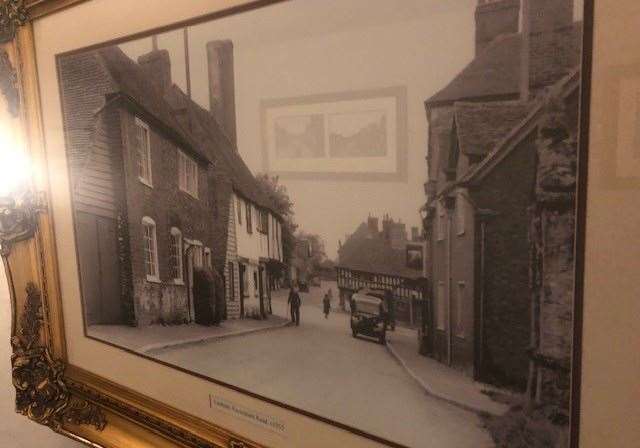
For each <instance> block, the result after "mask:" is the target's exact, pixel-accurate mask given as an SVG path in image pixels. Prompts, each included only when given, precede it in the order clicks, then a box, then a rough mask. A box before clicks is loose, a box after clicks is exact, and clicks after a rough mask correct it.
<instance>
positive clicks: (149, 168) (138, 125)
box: [134, 117, 153, 188]
mask: <svg viewBox="0 0 640 448" xmlns="http://www.w3.org/2000/svg"><path fill="white" fill-rule="evenodd" d="M134 123H135V124H134V125H135V129H136V137H135V150H136V170H137V174H138V180H139V181H140V182H141V183H143V184H144V185H146V186H147V187H149V188H153V169H152V164H151V129H150V128H149V125H148V124H147V123H145V122H144V121H142V120H141V119H140V118H138V117H135V122H134ZM138 129H143V130H144V132H145V133H146V137H147V138H146V148H145V151H144V152H145V156H146V163H147V167H146V168H147V171H148V173H145V174H148V176H149V177H148V178H146V177H143V176H142V175H141V174H140V164H144V160H142V159H141V155H142V154H141V148H140V147H139V141H138V134H137V133H138Z"/></svg>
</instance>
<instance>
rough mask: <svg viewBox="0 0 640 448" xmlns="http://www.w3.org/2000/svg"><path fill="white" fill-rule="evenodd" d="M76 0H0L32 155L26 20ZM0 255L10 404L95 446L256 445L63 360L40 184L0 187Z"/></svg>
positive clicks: (4, 84)
mask: <svg viewBox="0 0 640 448" xmlns="http://www.w3.org/2000/svg"><path fill="white" fill-rule="evenodd" d="M83 1H86V0H0V91H1V92H2V96H4V99H5V102H6V106H5V107H6V109H7V111H8V112H9V114H8V115H9V117H10V119H12V120H15V121H16V123H17V125H19V126H20V127H21V128H22V130H23V134H24V137H25V138H24V140H25V141H26V142H28V145H27V146H28V148H27V149H28V154H29V155H30V156H31V158H32V159H33V160H37V161H38V163H43V162H42V161H43V160H45V158H44V145H43V136H42V128H41V126H42V125H41V117H40V102H39V97H38V89H37V85H38V84H37V73H36V70H35V54H34V41H33V39H34V38H33V28H32V23H31V22H32V21H33V20H34V19H37V18H40V17H43V16H45V15H48V14H52V13H55V12H57V11H59V10H61V9H63V8H67V7H70V6H73V5H76V4H79V3H81V2H83ZM0 107H1V106H0ZM0 255H1V257H2V261H3V264H4V267H5V271H6V273H7V279H8V281H9V288H10V293H11V294H10V295H11V304H12V309H13V316H12V329H11V346H12V349H13V354H12V357H11V366H12V379H13V385H14V387H15V389H16V412H17V413H20V414H22V415H24V416H26V417H27V418H29V419H30V420H32V421H34V422H36V423H39V424H42V425H45V426H47V427H49V428H51V429H52V430H54V431H56V432H58V433H61V434H63V435H65V436H67V437H70V438H72V439H75V440H78V441H80V442H82V443H85V444H87V445H89V446H92V447H94V448H101V447H104V448H111V447H114V448H115V447H127V448H152V447H153V448H155V447H161V448H165V447H167V448H168V447H174V446H175V447H185V448H187V447H188V448H214V447H221V448H258V447H259V445H258V444H255V443H253V442H250V441H248V440H246V439H244V438H243V437H241V436H238V435H235V434H232V433H230V432H229V431H227V430H225V429H223V428H221V427H219V426H217V425H213V424H210V423H208V422H205V421H203V420H199V419H197V418H194V417H192V416H190V415H188V414H186V413H184V412H182V411H179V410H177V409H175V408H172V407H170V406H167V405H165V404H162V403H159V402H156V401H154V400H153V399H151V398H148V397H145V396H143V395H141V394H139V393H137V392H135V391H132V390H129V389H126V388H124V387H122V386H119V385H117V384H114V383H111V382H109V381H108V380H106V379H104V378H101V377H99V376H97V375H94V374H92V373H89V372H87V371H84V370H82V369H80V368H78V367H76V366H73V365H71V364H68V362H67V356H66V346H65V340H64V327H63V320H62V306H61V303H62V298H61V296H60V289H59V285H58V277H57V276H58V270H57V264H56V263H57V262H56V257H55V243H54V239H53V225H52V221H51V216H50V215H49V207H48V198H47V194H46V192H45V191H36V189H35V188H34V187H33V185H27V186H24V187H23V188H21V189H20V191H15V192H12V193H11V194H10V195H9V196H7V197H0Z"/></svg>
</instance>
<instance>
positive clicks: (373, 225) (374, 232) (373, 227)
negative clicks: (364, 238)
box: [367, 216, 379, 238]
mask: <svg viewBox="0 0 640 448" xmlns="http://www.w3.org/2000/svg"><path fill="white" fill-rule="evenodd" d="M367 228H368V229H369V238H377V237H378V231H379V229H378V218H376V217H374V216H369V217H368V218H367Z"/></svg>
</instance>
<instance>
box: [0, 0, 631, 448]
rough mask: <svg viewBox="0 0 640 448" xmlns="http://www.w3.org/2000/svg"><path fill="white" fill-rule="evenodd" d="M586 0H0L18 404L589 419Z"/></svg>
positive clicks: (492, 437)
mask: <svg viewBox="0 0 640 448" xmlns="http://www.w3.org/2000/svg"><path fill="white" fill-rule="evenodd" d="M592 3H593V2H592V1H591V0H545V1H534V0H478V1H476V0H468V1H463V2H450V1H439V0H430V1H424V0H403V1H401V2H393V1H388V0H327V1H322V2H319V1H317V2H311V1H304V0H288V1H267V0H260V1H244V0H216V1H192V2H174V1H168V0H153V1H145V2H127V1H125V0H112V1H109V2H106V1H103V0H88V1H82V0H41V1H30V0H24V1H20V0H5V1H2V3H1V6H0V27H1V29H0V33H1V38H2V44H1V48H0V71H1V74H0V75H1V79H2V83H1V85H0V87H1V89H2V93H3V99H2V102H3V114H4V115H3V116H4V117H5V118H4V119H3V123H5V124H4V125H3V128H2V138H3V140H2V142H3V146H4V148H3V153H2V158H3V159H2V170H3V175H4V174H5V171H6V174H7V176H6V181H5V180H3V181H2V182H0V184H1V188H2V190H1V191H0V198H1V199H0V243H1V246H0V247H1V250H2V257H3V260H4V264H5V269H6V272H7V274H8V279H9V282H10V288H11V293H12V302H13V329H12V339H11V344H12V347H13V353H14V354H13V356H12V359H11V362H12V368H13V371H12V372H13V383H14V385H15V388H16V409H17V411H18V412H20V413H22V414H24V415H25V416H27V417H28V418H30V419H31V420H34V421H36V422H37V423H40V424H43V425H47V426H49V427H51V428H52V429H53V430H55V431H57V432H59V433H62V434H65V435H67V436H69V437H71V438H74V439H76V440H79V441H82V442H85V443H87V444H89V445H90V446H95V447H134V448H138V447H170V446H179V447H209V446H211V447H218V446H220V447H229V448H241V447H297V448H311V447H326V446H335V447H347V446H348V447H354V448H357V447H374V446H390V447H411V448H421V447H438V448H465V447H469V448H471V447H473V448H478V447H487V448H489V447H506V446H515V445H511V443H512V442H511V441H513V440H521V442H518V443H520V445H517V447H518V448H526V447H532V448H533V447H540V446H550V447H568V446H571V447H578V430H579V426H578V419H577V416H578V409H579V398H580V381H579V378H580V366H581V364H580V359H581V356H580V355H581V353H582V346H581V343H580V341H581V338H580V337H581V322H582V285H583V271H582V269H583V266H584V223H585V216H586V215H585V204H586V202H585V201H586V199H585V193H586V186H587V183H586V154H587V149H588V145H587V139H586V136H587V135H588V134H587V132H588V129H589V120H588V117H589V116H588V105H589V102H588V100H589V98H590V96H589V95H590V91H591V90H590V82H589V81H590V74H591V42H592V24H593V14H594V13H593V4H592ZM632 88H633V85H632V83H627V84H624V83H623V84H621V87H620V89H621V90H620V92H622V91H623V90H624V89H632ZM625 91H626V90H625ZM622 96H623V97H624V98H626V99H624V101H626V102H628V103H629V104H632V105H633V104H635V105H636V106H637V104H636V103H637V101H636V102H635V103H634V102H633V101H634V100H631V99H628V97H627V96H625V95H622ZM625 104H626V103H625ZM633 107H635V106H633ZM627 121H629V120H627ZM625 123H626V121H625ZM627 124H629V123H627ZM627 127H628V128H629V129H631V127H632V126H631V124H629V126H627ZM632 134H633V132H632V131H631V130H630V131H629V138H628V139H627V140H625V142H627V143H628V145H632V144H633V141H635V140H634V139H633V136H632ZM5 148H6V149H5ZM620 169H622V168H620ZM620 172H622V171H620Z"/></svg>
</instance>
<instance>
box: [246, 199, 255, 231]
mask: <svg viewBox="0 0 640 448" xmlns="http://www.w3.org/2000/svg"><path fill="white" fill-rule="evenodd" d="M252 208H253V207H252V206H251V202H249V201H245V220H246V221H247V233H248V234H249V235H251V234H253V211H252V210H251V209H252Z"/></svg>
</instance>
